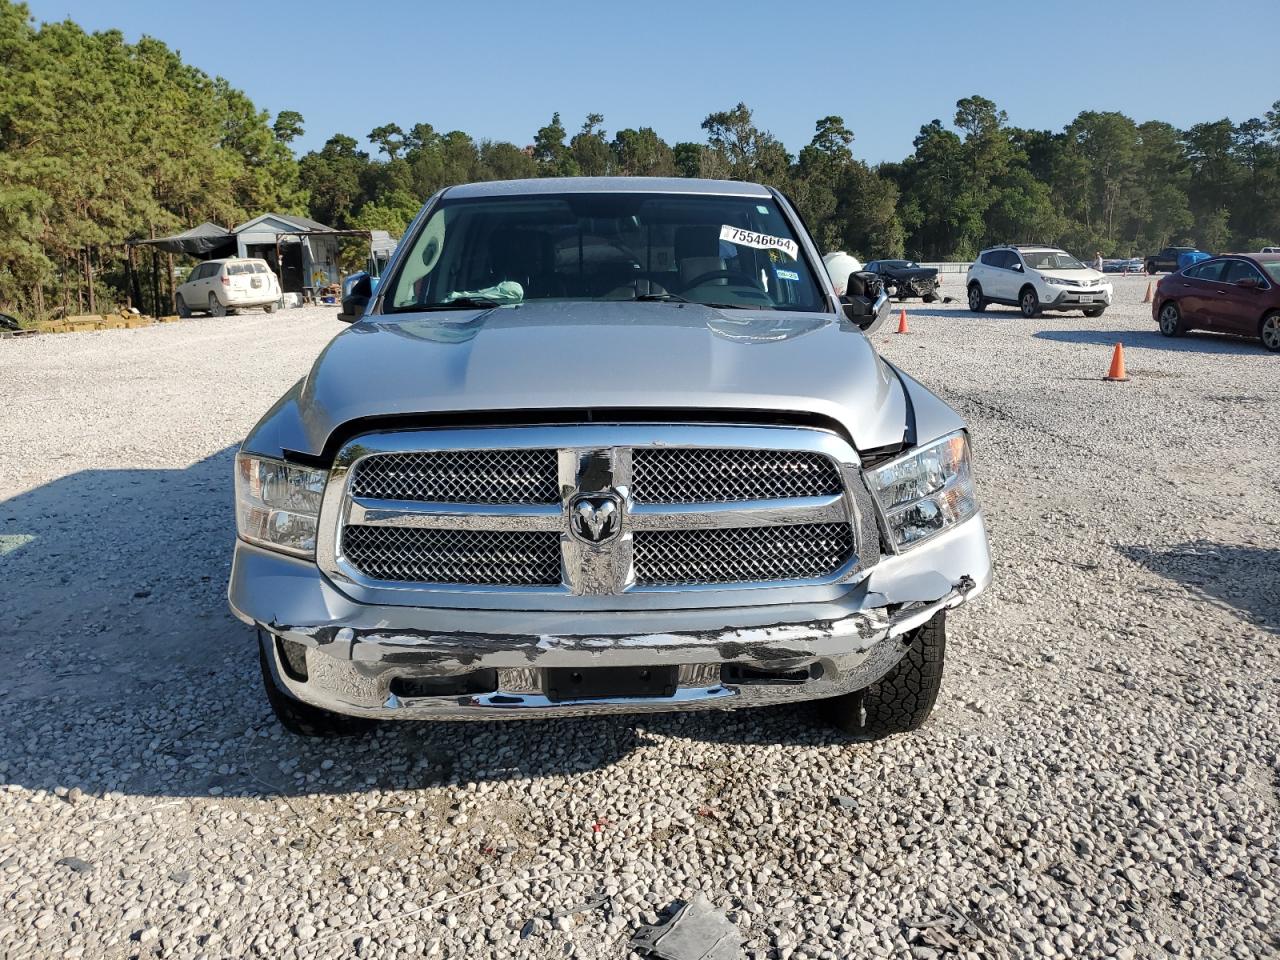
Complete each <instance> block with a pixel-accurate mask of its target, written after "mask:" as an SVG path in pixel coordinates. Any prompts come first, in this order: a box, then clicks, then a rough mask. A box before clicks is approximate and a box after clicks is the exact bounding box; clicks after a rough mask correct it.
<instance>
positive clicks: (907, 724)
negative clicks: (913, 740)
mask: <svg viewBox="0 0 1280 960" xmlns="http://www.w3.org/2000/svg"><path fill="white" fill-rule="evenodd" d="M908 641H909V642H910V647H909V648H908V649H907V653H906V655H905V656H904V657H903V658H902V659H901V660H899V661H898V665H897V666H895V667H894V668H893V669H892V670H890V671H889V672H888V673H887V674H885V675H884V676H883V677H882V678H881V679H880V680H878V681H876V682H875V683H873V684H872V685H871V686H869V687H867V688H866V689H865V690H858V691H856V692H854V693H846V694H845V695H844V696H841V697H833V698H832V699H830V700H827V701H825V703H824V707H825V711H826V716H827V720H828V722H829V723H830V724H831V725H832V726H834V727H835V728H836V729H838V730H841V731H843V732H844V733H847V734H848V735H849V736H851V737H853V738H854V739H857V740H881V739H883V738H885V737H890V736H893V734H895V733H910V732H911V731H912V730H918V729H920V727H921V725H923V724H924V722H925V721H926V720H928V719H929V714H931V713H932V712H933V705H934V704H935V703H936V702H937V700H938V691H939V690H940V689H941V688H942V664H943V660H944V659H945V658H946V652H947V612H946V611H945V610H942V611H940V612H939V613H937V614H936V615H935V616H934V617H933V619H932V620H930V621H929V622H928V623H926V624H924V626H922V627H918V628H917V629H915V630H914V631H912V632H911V633H909V634H907V635H906V636H905V637H900V638H899V642H903V643H905V642H908Z"/></svg>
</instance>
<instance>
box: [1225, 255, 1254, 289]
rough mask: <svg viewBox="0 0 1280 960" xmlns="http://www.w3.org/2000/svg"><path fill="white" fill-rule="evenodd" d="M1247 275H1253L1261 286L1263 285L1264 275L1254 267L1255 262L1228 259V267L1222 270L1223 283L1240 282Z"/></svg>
mask: <svg viewBox="0 0 1280 960" xmlns="http://www.w3.org/2000/svg"><path fill="white" fill-rule="evenodd" d="M1245 277H1253V278H1254V279H1256V280H1257V281H1258V284H1259V286H1261V285H1262V277H1261V276H1260V275H1259V274H1258V271H1257V270H1255V269H1254V268H1253V264H1251V263H1249V262H1248V261H1245V260H1228V261H1227V267H1226V269H1225V270H1223V271H1222V282H1223V283H1239V282H1240V281H1241V280H1243V279H1244V278H1245Z"/></svg>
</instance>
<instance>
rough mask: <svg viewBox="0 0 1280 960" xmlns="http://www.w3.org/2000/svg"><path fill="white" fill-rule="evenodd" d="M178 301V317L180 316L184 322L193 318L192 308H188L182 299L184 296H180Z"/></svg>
mask: <svg viewBox="0 0 1280 960" xmlns="http://www.w3.org/2000/svg"><path fill="white" fill-rule="evenodd" d="M176 299H177V301H178V303H177V308H178V316H180V317H181V318H182V319H183V320H186V319H188V318H189V317H190V316H191V308H190V307H188V306H187V301H185V300H183V299H182V294H178V296H177V298H176Z"/></svg>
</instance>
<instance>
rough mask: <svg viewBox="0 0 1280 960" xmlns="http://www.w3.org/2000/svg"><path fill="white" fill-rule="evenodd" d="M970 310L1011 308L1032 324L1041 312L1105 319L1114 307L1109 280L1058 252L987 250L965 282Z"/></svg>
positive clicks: (1024, 248)
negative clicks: (1075, 313)
mask: <svg viewBox="0 0 1280 960" xmlns="http://www.w3.org/2000/svg"><path fill="white" fill-rule="evenodd" d="M965 286H966V288H967V291H968V294H969V309H970V310H972V311H973V312H974V313H981V312H982V311H983V310H985V309H987V305H988V304H991V303H1007V304H1009V305H1010V306H1014V307H1017V308H1018V309H1019V310H1021V311H1022V315H1023V316H1024V317H1027V318H1028V319H1029V318H1031V317H1037V316H1039V315H1040V312H1041V311H1042V310H1083V311H1084V315H1085V316H1086V317H1100V316H1102V313H1103V311H1104V310H1106V309H1107V307H1109V306H1110V305H1111V296H1112V292H1113V288H1112V285H1111V281H1110V280H1108V279H1107V277H1106V275H1105V274H1103V273H1100V272H1099V271H1097V270H1094V269H1093V268H1092V267H1086V266H1085V265H1084V264H1083V263H1081V262H1080V261H1079V260H1077V259H1076V258H1075V257H1073V256H1072V255H1071V254H1069V253H1067V252H1066V251H1065V250H1059V249H1058V248H1057V247H1044V246H1004V247H992V248H991V249H989V250H983V251H982V253H981V254H980V255H979V256H978V259H977V260H975V261H974V262H973V263H972V264H970V265H969V274H968V276H967V277H966V278H965Z"/></svg>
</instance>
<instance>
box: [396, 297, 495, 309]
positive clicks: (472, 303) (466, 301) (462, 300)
mask: <svg viewBox="0 0 1280 960" xmlns="http://www.w3.org/2000/svg"><path fill="white" fill-rule="evenodd" d="M500 306H502V302H501V301H499V300H494V299H492V298H491V297H458V299H456V300H448V301H446V302H445V303H424V304H421V305H419V306H415V307H412V308H410V309H412V310H414V311H418V310H483V309H485V308H486V307H500Z"/></svg>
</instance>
